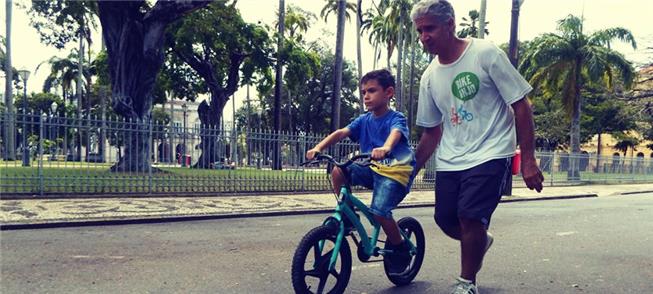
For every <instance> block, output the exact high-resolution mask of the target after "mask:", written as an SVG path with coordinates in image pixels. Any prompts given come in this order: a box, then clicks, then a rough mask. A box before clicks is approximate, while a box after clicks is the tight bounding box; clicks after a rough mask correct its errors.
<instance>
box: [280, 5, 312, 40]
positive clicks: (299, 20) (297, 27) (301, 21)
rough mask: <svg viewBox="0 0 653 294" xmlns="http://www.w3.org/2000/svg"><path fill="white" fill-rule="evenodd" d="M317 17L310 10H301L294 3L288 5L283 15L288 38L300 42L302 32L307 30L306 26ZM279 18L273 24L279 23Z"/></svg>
mask: <svg viewBox="0 0 653 294" xmlns="http://www.w3.org/2000/svg"><path fill="white" fill-rule="evenodd" d="M316 18H317V17H316V16H315V14H313V13H312V12H309V11H306V10H303V9H302V8H300V7H297V6H294V5H288V9H286V14H285V17H284V19H285V20H284V22H285V23H284V30H285V31H286V34H287V35H288V37H289V38H291V39H294V40H295V41H298V42H302V41H303V34H304V33H306V31H308V28H309V27H310V26H311V23H312V22H313V21H314V20H315V19H316ZM279 21H280V20H276V21H274V26H275V27H276V26H278V25H279Z"/></svg>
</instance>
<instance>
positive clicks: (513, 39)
mask: <svg viewBox="0 0 653 294" xmlns="http://www.w3.org/2000/svg"><path fill="white" fill-rule="evenodd" d="M520 5H521V4H520V0H512V18H511V19H510V42H509V44H508V57H509V58H510V62H511V63H512V65H513V66H514V67H517V60H518V58H519V57H518V56H517V53H518V52H519V51H518V50H517V49H518V48H517V47H518V45H517V42H518V40H517V32H518V31H517V27H518V25H519V7H520Z"/></svg>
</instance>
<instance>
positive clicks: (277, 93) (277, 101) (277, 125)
mask: <svg viewBox="0 0 653 294" xmlns="http://www.w3.org/2000/svg"><path fill="white" fill-rule="evenodd" d="M285 15H286V4H285V1H284V0H279V20H278V21H277V24H278V26H279V32H278V35H277V65H276V74H275V83H274V85H275V86H274V131H275V132H279V131H281V79H282V78H283V77H282V73H281V71H282V62H283V61H282V60H281V50H282V48H283V30H284V25H285ZM272 159H273V166H272V169H274V170H281V146H279V142H278V141H277V142H276V143H275V144H274V152H273V155H272Z"/></svg>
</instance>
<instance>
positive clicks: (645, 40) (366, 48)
mask: <svg viewBox="0 0 653 294" xmlns="http://www.w3.org/2000/svg"><path fill="white" fill-rule="evenodd" d="M349 1H353V0H349ZM14 2H15V3H16V4H22V5H29V4H30V3H31V1H28V0H14ZM450 2H451V4H452V5H453V7H454V10H455V12H456V24H460V22H461V21H462V17H463V16H466V15H467V13H468V11H470V10H472V9H479V8H480V0H450ZM324 3H325V1H324V0H285V4H286V6H289V5H294V6H298V7H301V8H302V9H304V10H306V11H311V12H313V13H315V15H316V16H317V17H318V19H317V20H316V21H315V22H314V23H313V25H312V26H311V28H310V29H309V31H308V32H307V34H306V38H307V39H308V40H309V41H310V40H315V39H318V38H322V39H325V40H326V41H327V42H329V43H332V44H335V31H336V16H335V15H334V14H332V15H330V17H329V19H328V23H325V22H324V20H323V19H321V18H320V17H319V14H320V11H321V9H322V7H323V6H324ZM278 4H279V1H274V0H238V2H237V5H236V7H238V9H239V10H240V12H241V15H242V16H243V18H244V19H245V21H247V22H258V21H260V22H262V23H266V24H269V25H270V26H272V24H273V22H274V21H275V19H276V17H277V16H276V12H277V10H278ZM371 5H372V1H371V0H363V9H364V10H366V9H368V8H370V7H371ZM651 11H653V1H652V0H621V1H615V0H525V1H524V2H523V4H522V7H521V11H520V15H519V21H520V22H519V39H520V40H531V39H533V38H534V37H536V36H538V35H540V34H542V33H548V32H555V30H556V23H557V21H558V20H560V19H562V18H564V17H565V16H567V15H569V14H573V15H577V16H581V15H582V16H584V18H585V23H584V30H585V31H586V32H589V33H591V32H594V31H596V30H599V29H604V28H609V27H617V26H619V27H624V28H626V29H629V30H630V31H631V32H632V33H633V35H634V36H635V38H636V41H637V42H638V50H634V49H632V48H630V47H629V46H626V45H625V44H621V43H616V44H614V46H613V48H614V49H616V50H618V51H619V52H621V53H623V54H624V55H626V57H627V58H628V59H629V60H631V61H635V62H644V61H646V60H653V49H648V50H647V49H646V48H647V47H653V21H651V15H650V13H651ZM5 14H6V11H5V1H2V5H1V7H0V20H2V22H0V27H1V29H0V34H2V35H3V36H5V35H6V27H5V19H6V18H5ZM510 19H511V1H509V0H487V15H486V21H489V24H488V26H487V29H488V30H489V32H490V33H489V35H487V36H486V39H489V40H491V41H492V42H494V43H495V44H497V45H500V44H503V43H507V42H508V40H509V37H510ZM98 24H99V22H98ZM12 25H13V28H12V60H13V66H14V67H15V68H18V69H23V68H25V69H28V70H30V71H31V72H32V75H31V77H30V78H29V80H28V91H32V90H37V91H38V90H40V89H41V88H42V86H43V81H44V80H45V78H46V77H47V75H48V72H49V68H48V67H47V66H42V67H41V68H39V70H38V71H37V72H35V69H36V67H37V66H38V65H39V64H40V63H41V62H43V61H45V60H47V59H49V58H50V57H52V56H60V57H65V56H67V55H68V52H70V50H71V49H72V48H76V46H77V45H76V44H70V45H69V47H67V48H66V49H64V50H61V51H59V50H57V49H55V48H53V47H47V46H45V45H43V44H41V43H40V39H39V36H38V34H37V32H36V30H35V29H34V28H33V27H31V26H30V24H29V17H28V16H27V12H26V11H25V10H24V9H22V8H19V7H16V6H14V9H13V23H12ZM355 30H356V24H355V19H353V18H352V20H351V21H350V22H349V23H346V28H345V39H344V57H345V59H348V60H350V61H352V62H355V60H356V31H355ZM93 38H94V40H95V43H94V44H93V49H94V51H95V52H98V51H99V50H100V48H99V46H100V42H99V38H100V35H99V33H96V34H95V35H94V36H93ZM363 40H364V41H363V56H364V58H363V62H362V63H363V72H366V71H369V70H372V65H373V61H372V57H371V56H372V55H373V52H374V48H373V47H372V45H369V44H368V43H367V41H366V40H367V36H364V38H363ZM382 58H384V57H382ZM382 60H384V59H382ZM393 60H396V57H395V58H394V59H393ZM381 64H385V62H383V61H382V62H381ZM0 85H1V86H2V87H1V88H0V89H4V78H3V79H1V81H0ZM235 96H236V99H235V102H236V108H239V107H240V105H242V101H243V100H244V99H245V89H244V88H243V89H241V90H239V91H238V92H237V93H236V94H235ZM231 105H232V103H231V102H230V103H229V104H228V106H227V107H226V108H225V113H224V115H225V120H227V121H229V120H231V117H232V115H231V113H232V109H231Z"/></svg>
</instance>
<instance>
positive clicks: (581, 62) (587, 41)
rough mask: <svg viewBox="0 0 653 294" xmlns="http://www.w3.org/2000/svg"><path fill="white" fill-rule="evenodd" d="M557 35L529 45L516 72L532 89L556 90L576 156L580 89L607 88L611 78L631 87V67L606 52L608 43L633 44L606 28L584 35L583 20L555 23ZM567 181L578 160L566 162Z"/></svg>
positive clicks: (624, 35)
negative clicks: (592, 85) (591, 83)
mask: <svg viewBox="0 0 653 294" xmlns="http://www.w3.org/2000/svg"><path fill="white" fill-rule="evenodd" d="M558 31H559V34H554V33H548V34H544V35H542V36H540V37H538V38H536V39H535V40H533V43H532V44H531V45H530V46H529V51H528V52H526V56H524V61H523V62H522V63H521V65H520V69H521V70H522V71H523V72H525V73H526V77H527V78H528V79H529V80H530V82H531V84H532V85H535V86H536V87H548V88H551V89H555V90H556V91H560V92H561V93H562V100H563V105H564V107H565V109H566V110H567V112H568V114H569V117H570V118H571V131H570V142H571V152H572V153H576V154H578V153H580V118H581V105H582V100H583V98H582V96H581V89H583V87H584V86H585V85H587V83H588V82H589V81H604V82H605V83H606V84H607V85H608V87H610V86H611V84H612V82H613V79H620V80H622V82H623V84H624V85H626V86H627V87H628V86H630V85H631V84H632V81H633V77H634V70H633V67H632V64H631V63H630V62H629V61H628V60H626V59H625V58H624V56H623V55H622V54H620V53H619V52H616V51H614V50H612V49H610V46H609V44H610V42H611V41H613V40H615V39H616V40H620V41H625V42H628V43H630V44H631V45H632V46H633V47H634V48H636V43H635V39H634V37H633V35H632V34H631V33H630V31H628V30H626V29H624V28H620V27H617V28H609V29H604V30H600V31H597V32H594V33H592V34H589V35H588V34H585V33H584V32H583V20H582V19H581V18H579V17H576V16H573V15H569V16H568V17H566V18H564V19H562V20H560V21H559V22H558ZM570 163H571V164H570V169H569V178H570V179H579V177H580V175H579V174H578V165H577V164H578V161H577V160H573V158H572V160H571V161H570Z"/></svg>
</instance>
